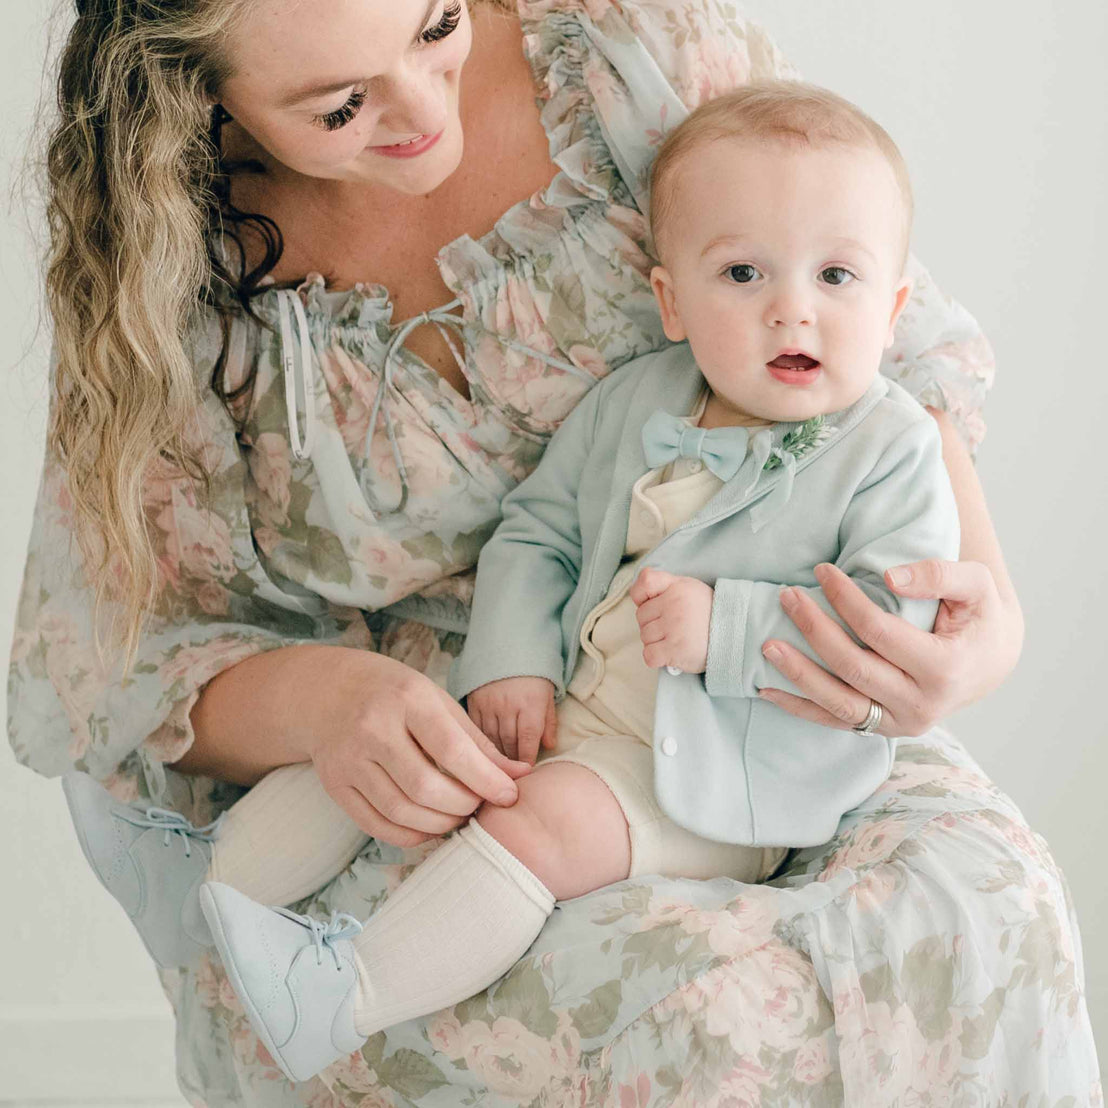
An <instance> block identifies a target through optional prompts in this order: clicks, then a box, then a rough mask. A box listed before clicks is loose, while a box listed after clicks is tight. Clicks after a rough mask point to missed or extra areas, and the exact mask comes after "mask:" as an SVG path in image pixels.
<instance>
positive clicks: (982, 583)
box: [885, 558, 996, 604]
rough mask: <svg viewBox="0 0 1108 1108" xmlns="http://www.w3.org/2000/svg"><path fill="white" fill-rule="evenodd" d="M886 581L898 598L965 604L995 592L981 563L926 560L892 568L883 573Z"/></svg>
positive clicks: (987, 571)
mask: <svg viewBox="0 0 1108 1108" xmlns="http://www.w3.org/2000/svg"><path fill="white" fill-rule="evenodd" d="M885 580H886V581H887V582H888V584H889V587H890V588H891V589H893V590H894V591H895V592H897V593H899V594H900V595H901V596H915V597H921V598H924V599H928V600H947V601H959V602H962V603H968V604H973V603H980V602H982V601H984V600H986V599H987V598H988V597H989V595H990V594H991V593H993V592H995V591H996V581H995V579H994V578H993V575H992V572H991V571H990V569H989V567H988V566H986V565H983V564H982V563H981V562H945V561H942V560H940V559H938V558H928V559H926V560H925V561H922V562H912V563H910V564H908V565H903V566H893V567H892V568H891V569H888V570H886V572H885Z"/></svg>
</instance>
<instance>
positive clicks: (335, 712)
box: [311, 651, 531, 846]
mask: <svg viewBox="0 0 1108 1108" xmlns="http://www.w3.org/2000/svg"><path fill="white" fill-rule="evenodd" d="M351 655H352V656H351ZM336 662H337V663H339V664H336V665H335V667H334V668H333V670H332V677H331V680H329V681H324V682H323V685H324V686H326V687H325V688H322V689H321V694H322V695H321V696H320V697H319V698H317V703H318V705H319V707H320V709H321V710H320V713H319V716H318V718H317V725H316V728H315V729H314V731H315V734H316V739H315V742H314V744H313V746H312V747H311V760H312V762H313V764H314V765H315V769H316V772H317V773H318V774H319V779H320V782H321V783H322V784H323V787H324V788H325V789H326V790H327V791H328V793H330V794H331V796H332V797H333V798H334V800H335V802H336V803H337V804H339V805H340V806H341V807H342V808H343V809H344V810H345V811H346V813H347V814H348V815H349V816H350V818H351V819H352V820H354V822H355V823H357V824H358V826H359V827H361V828H362V830H363V831H365V833H366V834H367V835H372V836H373V837H374V838H376V839H381V840H383V841H384V842H387V843H392V844H393V845H395V846H415V845H416V844H417V843H421V842H425V841H426V840H427V839H430V838H433V837H435V836H438V835H443V834H445V833H446V832H447V831H451V830H453V829H454V828H455V827H458V826H459V825H460V824H462V823H464V822H465V821H466V820H467V819H468V818H469V816H470V815H471V814H472V813H473V812H474V811H475V810H476V809H477V808H478V807H479V806H480V805H481V803H482V802H483V801H484V800H490V801H492V802H493V803H495V804H502V805H505V806H511V805H512V804H514V803H515V802H516V800H517V798H518V791H517V789H516V787H515V785H514V784H513V779H514V778H517V777H522V776H524V775H526V774H527V773H529V772H530V770H531V767H530V766H529V765H527V764H526V763H525V762H518V761H513V760H512V759H510V758H507V757H505V756H504V755H503V754H502V753H501V752H500V751H499V750H498V749H497V748H496V746H495V744H494V743H493V742H492V741H491V740H490V739H489V738H488V737H487V736H486V735H485V734H484V733H483V732H482V731H481V730H480V728H478V727H477V726H476V725H475V724H474V723H473V722H472V721H471V720H470V719H469V717H468V716H467V715H466V713H465V712H464V711H463V709H462V707H461V705H460V704H458V703H457V701H455V700H454V698H453V697H451V696H450V695H449V694H448V693H446V692H445V691H444V690H442V689H440V688H439V686H438V685H436V684H435V683H434V682H433V681H432V680H430V678H428V677H425V676H424V675H423V674H421V673H419V672H417V671H416V670H414V669H411V668H410V667H409V666H406V665H404V664H403V663H401V662H397V661H395V660H394V659H391V658H386V657H384V656H383V655H380V654H371V653H368V652H366V651H344V657H343V658H342V659H341V660H339V659H336Z"/></svg>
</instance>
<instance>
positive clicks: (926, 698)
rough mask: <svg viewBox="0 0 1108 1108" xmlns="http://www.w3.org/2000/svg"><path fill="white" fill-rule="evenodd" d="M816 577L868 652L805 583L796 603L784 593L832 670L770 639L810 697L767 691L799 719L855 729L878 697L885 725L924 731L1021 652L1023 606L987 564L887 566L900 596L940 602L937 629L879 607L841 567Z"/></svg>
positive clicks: (789, 610) (993, 683)
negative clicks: (999, 586)
mask: <svg viewBox="0 0 1108 1108" xmlns="http://www.w3.org/2000/svg"><path fill="white" fill-rule="evenodd" d="M900 575H903V578H902V577H901V576H900ZM816 579H817V580H818V581H819V583H820V587H821V588H822V589H823V593H824V595H825V596H826V597H827V599H828V601H829V602H830V604H831V606H832V607H833V608H834V609H835V611H836V612H838V613H839V615H840V616H841V617H842V619H843V622H844V623H846V624H847V625H848V626H849V627H850V628H851V629H852V630H853V631H854V633H855V634H856V635H857V636H858V638H859V639H861V640H862V642H864V643H865V644H866V645H867V646H868V647H869V648H870V649H868V650H867V649H864V648H863V647H860V646H858V644H857V643H855V642H854V641H853V639H851V638H850V636H849V635H848V634H847V633H846V632H845V631H844V630H843V629H842V628H841V627H840V626H839V625H838V624H837V623H836V622H835V621H834V620H833V619H832V618H831V617H830V616H829V615H827V613H826V612H824V611H822V610H821V609H820V608H819V606H818V605H817V604H816V603H815V602H814V601H812V600H811V598H810V597H807V596H805V595H803V593H802V592H800V591H799V590H797V595H796V596H795V597H793V599H792V602H791V605H790V604H789V603H788V602H786V600H784V599H783V600H782V607H783V608H784V609H785V612H786V614H787V615H788V616H789V618H790V619H791V620H792V621H793V623H795V624H796V626H797V628H798V629H799V630H800V633H801V634H802V635H803V636H804V638H805V639H806V640H807V642H808V644H809V645H810V646H811V647H812V649H813V650H814V651H815V653H816V654H818V655H819V657H820V658H822V659H823V661H824V662H825V663H826V666H827V669H828V670H830V673H828V672H827V671H826V670H824V669H822V668H821V667H820V666H818V665H817V664H816V663H815V662H813V661H812V660H811V659H810V658H808V657H807V656H806V655H804V654H802V653H801V652H800V651H799V650H796V649H795V648H793V647H791V646H790V645H789V644H788V643H785V642H781V641H780V640H778V639H770V640H768V641H767V642H766V643H765V644H764V645H763V648H762V653H763V654H764V655H765V656H766V658H767V659H768V660H769V661H770V662H771V664H772V665H773V666H774V667H775V668H776V669H778V670H780V672H781V673H783V674H784V675H785V676H786V677H788V678H789V680H790V681H792V682H793V683H794V684H795V685H796V686H797V687H799V688H800V689H802V690H803V691H804V692H805V693H806V694H807V698H803V697H797V696H792V695H791V694H789V693H786V692H782V691H780V690H778V689H764V690H763V691H762V692H761V694H760V695H761V696H762V697H763V698H764V699H765V700H769V701H772V702H773V703H774V704H777V705H779V706H780V707H782V708H784V709H785V711H787V712H789V713H791V714H792V715H794V716H799V717H800V718H802V719H809V720H812V721H813V722H815V723H821V724H824V725H826V726H828V727H836V728H840V729H841V728H842V727H843V725H844V724H846V725H847V726H850V727H854V726H856V725H859V724H861V723H862V722H863V721H864V720H865V718H866V715H867V713H868V711H869V702H870V698H872V699H874V700H876V701H877V703H878V704H880V705H881V707H882V708H883V709H884V715H883V717H882V721H881V724H880V726H879V727H878V728H877V730H878V731H880V732H881V733H882V734H884V735H920V734H923V732H925V731H927V730H928V729H929V728H930V727H932V726H933V725H934V724H935V723H936V722H938V721H939V720H941V719H943V718H945V717H946V716H948V715H950V714H951V713H952V712H955V711H957V710H958V709H959V708H963V707H965V706H966V705H967V704H971V703H973V702H974V701H976V700H979V699H981V697H983V696H985V694H986V693H989V692H991V691H992V690H993V689H995V688H996V687H997V686H998V685H1000V684H1001V682H1002V681H1003V680H1004V679H1005V678H1006V677H1007V676H1008V674H1009V673H1010V672H1011V671H1012V669H1013V667H1014V666H1015V664H1016V661H1017V659H1018V658H1019V655H1020V650H1021V649H1022V646H1023V616H1022V614H1021V612H1020V609H1019V605H1018V603H1016V602H1015V599H1014V597H1011V598H1009V599H1007V600H1006V599H1004V598H1002V596H1001V594H1000V592H999V590H998V589H997V586H996V583H995V581H994V579H993V575H992V573H991V572H990V571H989V568H988V567H987V566H985V565H983V564H981V563H980V562H943V561H938V560H928V561H924V562H915V563H913V564H912V565H907V566H896V567H894V568H892V569H890V570H889V571H888V572H886V574H885V581H886V582H887V584H888V586H889V588H890V589H892V590H893V591H894V592H896V593H897V594H898V595H900V596H906V597H917V598H927V599H932V600H939V601H940V603H939V611H938V615H937V616H936V619H935V628H934V630H933V631H931V632H927V631H921V630H920V629H919V628H918V627H914V626H913V625H912V624H910V623H908V622H907V621H906V620H902V619H900V618H899V617H898V616H895V615H893V614H891V613H890V612H886V611H885V610H884V609H882V608H880V607H879V606H878V605H877V604H875V603H874V602H873V601H872V600H870V599H869V597H868V596H866V594H865V593H864V592H862V590H861V589H860V588H858V586H857V585H855V584H854V582H853V581H851V579H850V578H849V577H848V576H847V575H846V574H845V573H843V572H842V571H841V570H839V569H837V568H836V567H835V566H832V565H826V564H825V565H820V566H817V567H816ZM775 650H776V652H777V656H775V654H774V651H775Z"/></svg>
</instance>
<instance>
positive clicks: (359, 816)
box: [331, 785, 435, 846]
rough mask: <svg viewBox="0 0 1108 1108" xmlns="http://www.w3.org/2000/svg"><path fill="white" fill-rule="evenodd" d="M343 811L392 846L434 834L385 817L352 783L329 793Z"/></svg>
mask: <svg viewBox="0 0 1108 1108" xmlns="http://www.w3.org/2000/svg"><path fill="white" fill-rule="evenodd" d="M331 796H332V797H333V798H334V800H335V803H337V804H338V805H339V806H340V807H341V808H342V810H343V811H344V812H346V814H347V815H348V816H349V817H350V818H351V819H352V820H353V821H354V822H355V823H356V824H357V825H358V826H359V827H360V828H361V829H362V830H363V831H364V832H365V833H366V834H367V835H370V836H372V837H373V838H375V839H380V840H381V841H382V842H386V843H391V844H392V845H393V846H418V845H419V844H420V843H422V842H426V841H427V840H428V839H432V838H434V837H435V836H434V834H431V833H428V832H425V831H418V830H415V829H414V828H411V827H402V826H400V825H399V824H396V823H393V822H392V821H391V820H389V819H386V818H385V817H384V816H383V815H381V813H380V812H379V811H378V810H377V809H376V808H375V807H374V806H373V805H372V804H370V803H369V801H368V800H366V798H365V797H364V796H362V794H361V793H360V792H359V791H358V790H357V789H356V788H354V786H353V785H343V786H342V787H341V788H340V789H338V790H336V791H335V792H333V793H332V794H331Z"/></svg>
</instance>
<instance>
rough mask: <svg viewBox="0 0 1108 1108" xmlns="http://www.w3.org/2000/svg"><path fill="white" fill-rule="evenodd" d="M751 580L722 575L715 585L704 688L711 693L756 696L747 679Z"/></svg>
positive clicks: (715, 694)
mask: <svg viewBox="0 0 1108 1108" xmlns="http://www.w3.org/2000/svg"><path fill="white" fill-rule="evenodd" d="M751 584H752V582H750V581H744V580H729V579H726V578H722V577H721V578H720V579H719V580H718V581H716V583H715V586H714V591H715V597H714V599H713V600H712V618H711V622H710V623H709V625H708V665H707V667H706V668H705V670H704V687H705V689H706V690H707V692H708V695H709V696H754V695H755V693H754V691H753V690H752V689H750V688H748V687H747V686H746V684H745V683H744V681H743V673H744V670H745V668H746V667H745V652H746V625H747V617H748V613H749V611H750V590H751Z"/></svg>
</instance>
